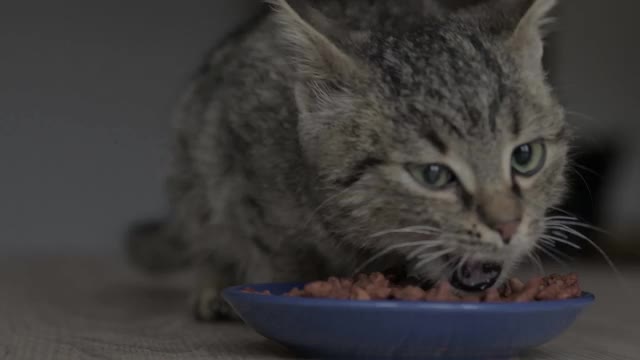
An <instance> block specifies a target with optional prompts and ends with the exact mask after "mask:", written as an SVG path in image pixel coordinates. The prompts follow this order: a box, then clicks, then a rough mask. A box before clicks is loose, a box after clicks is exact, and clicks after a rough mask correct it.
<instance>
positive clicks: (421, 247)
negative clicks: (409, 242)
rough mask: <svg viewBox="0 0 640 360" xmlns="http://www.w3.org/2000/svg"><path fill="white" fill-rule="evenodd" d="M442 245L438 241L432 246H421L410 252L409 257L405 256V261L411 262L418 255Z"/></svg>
mask: <svg viewBox="0 0 640 360" xmlns="http://www.w3.org/2000/svg"><path fill="white" fill-rule="evenodd" d="M442 243H443V242H442V241H439V242H437V243H434V244H425V245H423V246H420V247H418V248H417V249H415V250H413V251H412V252H410V253H409V255H407V259H408V260H413V259H414V258H416V257H418V255H420V253H422V252H424V251H425V250H429V249H431V248H434V247H438V246H442Z"/></svg>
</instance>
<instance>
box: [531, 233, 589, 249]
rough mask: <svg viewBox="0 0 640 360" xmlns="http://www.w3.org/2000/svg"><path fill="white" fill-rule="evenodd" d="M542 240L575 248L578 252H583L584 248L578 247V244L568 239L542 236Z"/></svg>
mask: <svg viewBox="0 0 640 360" xmlns="http://www.w3.org/2000/svg"><path fill="white" fill-rule="evenodd" d="M540 240H549V241H551V242H553V243H560V244H565V245H569V246H571V247H572V248H574V249H576V250H582V246H580V245H578V244H576V243H574V242H572V241H569V240H567V239H562V238H558V237H556V236H551V235H542V236H541V237H540Z"/></svg>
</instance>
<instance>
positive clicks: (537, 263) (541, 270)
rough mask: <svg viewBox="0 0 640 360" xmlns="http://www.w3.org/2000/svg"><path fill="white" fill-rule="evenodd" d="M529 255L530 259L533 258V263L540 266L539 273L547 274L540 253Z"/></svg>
mask: <svg viewBox="0 0 640 360" xmlns="http://www.w3.org/2000/svg"><path fill="white" fill-rule="evenodd" d="M527 255H528V257H529V259H531V261H532V262H533V264H534V265H535V266H536V267H537V268H538V273H539V275H543V276H544V275H545V271H544V266H542V261H541V260H540V258H539V257H538V255H537V254H535V253H529V254H527Z"/></svg>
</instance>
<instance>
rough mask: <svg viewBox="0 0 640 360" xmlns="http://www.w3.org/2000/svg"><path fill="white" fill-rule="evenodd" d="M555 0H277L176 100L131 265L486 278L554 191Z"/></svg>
mask: <svg viewBox="0 0 640 360" xmlns="http://www.w3.org/2000/svg"><path fill="white" fill-rule="evenodd" d="M555 3H556V2H555V0H488V1H484V2H479V3H478V2H476V3H473V4H469V5H467V6H446V4H443V3H441V2H436V1H435V0H407V1H392V0H377V1H375V0H322V1H320V0H315V1H314V0H306V1H302V0H298V1H294V0H289V1H285V0H272V1H269V5H270V6H268V7H267V9H266V10H265V12H264V13H263V14H261V15H260V17H259V18H258V19H257V20H255V21H253V22H252V23H251V25H250V26H249V27H247V28H245V29H243V30H242V31H239V32H237V33H236V34H234V35H233V36H230V37H229V38H228V39H227V40H226V41H224V43H223V44H221V45H220V46H218V47H217V48H216V49H215V50H214V51H213V52H212V53H211V55H210V56H209V58H208V61H207V63H206V64H205V66H203V68H202V69H201V70H200V72H199V73H198V75H197V76H196V78H195V79H194V81H193V83H192V85H191V86H190V89H189V91H188V92H187V94H186V96H185V97H184V99H183V101H182V103H181V105H180V111H179V115H178V117H177V121H176V126H175V145H174V149H173V166H172V172H171V174H170V176H169V180H168V189H169V194H170V201H171V205H172V213H171V216H170V218H169V219H168V220H167V221H166V222H163V223H157V224H147V225H144V226H140V227H138V228H136V229H134V231H133V232H132V235H131V239H130V244H129V245H130V254H131V257H132V259H133V260H134V262H135V263H137V264H139V265H140V266H142V267H143V268H145V269H148V270H151V271H155V272H163V271H170V270H176V269H179V268H182V267H186V266H189V265H191V266H196V267H197V269H198V274H199V275H198V281H197V283H198V284H197V286H196V291H195V294H196V296H195V298H194V308H195V311H196V314H197V316H198V317H199V318H201V319H205V320H214V319H221V318H225V317H229V316H232V312H231V310H230V309H229V308H228V307H227V305H226V304H225V302H224V300H223V299H222V297H221V290H222V289H224V288H225V287H227V286H230V285H237V284H245V283H261V282H273V281H306V280H313V279H320V278H323V277H326V276H329V275H337V276H347V275H352V274H353V273H354V272H355V271H364V270H389V271H398V272H399V273H404V274H405V275H407V276H411V277H414V278H416V279H419V280H420V281H423V282H435V281H439V280H449V281H451V282H452V284H453V285H454V286H455V287H456V288H457V289H459V290H460V291H465V292H477V291H482V290H485V289H487V288H489V287H492V286H499V285H500V284H501V283H503V282H504V280H505V279H506V278H507V277H508V276H509V274H511V273H512V272H513V270H514V269H515V267H516V266H517V265H518V263H520V262H521V261H523V260H524V259H526V257H527V255H529V254H530V253H531V252H532V251H533V249H534V248H535V246H536V242H537V241H538V238H539V236H540V235H541V234H542V233H543V232H544V229H545V213H546V212H547V210H548V209H550V208H551V207H553V206H555V205H557V204H559V203H560V202H561V201H562V199H563V197H564V195H565V193H566V188H567V180H566V168H567V163H568V161H569V160H568V155H567V153H568V149H569V145H570V143H571V136H572V133H571V129H570V128H569V126H568V124H567V122H566V121H565V116H564V110H563V108H562V106H561V105H560V104H559V101H558V100H557V98H556V96H555V95H554V93H553V91H552V89H551V87H550V85H549V84H548V81H547V79H546V74H545V70H544V68H543V64H542V58H543V48H544V33H543V30H544V25H545V24H546V22H547V21H548V15H549V12H550V11H551V10H552V8H553V7H554V6H555Z"/></svg>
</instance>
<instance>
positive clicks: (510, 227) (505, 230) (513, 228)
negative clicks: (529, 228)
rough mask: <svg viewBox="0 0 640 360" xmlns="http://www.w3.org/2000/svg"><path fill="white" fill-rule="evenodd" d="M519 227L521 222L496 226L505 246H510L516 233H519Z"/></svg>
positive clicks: (510, 222)
mask: <svg viewBox="0 0 640 360" xmlns="http://www.w3.org/2000/svg"><path fill="white" fill-rule="evenodd" d="M519 226H520V221H519V220H517V221H509V222H505V223H500V224H497V225H496V226H495V230H496V231H497V232H498V233H499V234H500V236H501V237H502V241H504V243H505V244H508V243H510V242H511V238H513V235H515V234H516V232H517V231H518V227H519Z"/></svg>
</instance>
